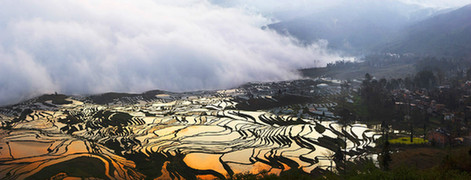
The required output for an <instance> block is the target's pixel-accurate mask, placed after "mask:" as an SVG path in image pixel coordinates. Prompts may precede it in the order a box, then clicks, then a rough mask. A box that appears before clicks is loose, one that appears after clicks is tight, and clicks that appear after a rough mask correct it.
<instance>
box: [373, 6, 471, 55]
mask: <svg viewBox="0 0 471 180" xmlns="http://www.w3.org/2000/svg"><path fill="white" fill-rule="evenodd" d="M380 49H381V50H382V51H386V52H395V53H414V54H418V55H428V56H440V57H443V56H445V57H446V56H448V57H449V56H452V57H463V56H468V57H469V56H471V4H470V5H467V6H464V7H462V8H459V9H457V10H454V11H451V12H448V13H443V14H439V15H436V16H433V17H430V18H427V19H425V20H423V21H420V22H418V23H415V24H414V25H411V26H408V27H407V28H405V29H404V30H402V31H401V32H400V33H398V34H397V35H396V37H395V38H394V39H392V40H390V42H389V43H386V45H382V46H380Z"/></svg>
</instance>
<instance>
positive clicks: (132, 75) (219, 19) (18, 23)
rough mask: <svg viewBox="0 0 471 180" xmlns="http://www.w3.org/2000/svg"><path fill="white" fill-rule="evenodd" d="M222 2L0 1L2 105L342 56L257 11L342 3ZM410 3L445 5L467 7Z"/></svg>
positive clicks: (173, 85) (196, 81)
mask: <svg viewBox="0 0 471 180" xmlns="http://www.w3.org/2000/svg"><path fill="white" fill-rule="evenodd" d="M404 1H405V0H404ZM408 1H413V0H408ZM221 2H224V1H218V0H212V1H206V0H178V1H177V0H140V1H130V0H100V1H95V0H42V1H35V0H2V1H0V105H5V104H10V103H16V102H18V101H19V100H24V99H27V98H31V97H34V96H37V95H40V94H43V93H53V92H54V91H57V92H59V93H67V94H88V93H102V92H108V91H120V92H142V91H146V90H152V89H163V90H172V91H185V90H197V89H217V88H229V87H234V86H237V85H239V84H241V83H244V82H249V81H274V80H287V79H294V78H298V77H299V75H298V74H297V73H296V72H295V71H294V70H295V69H297V68H302V67H312V66H319V65H325V64H326V63H327V62H331V61H334V60H338V59H340V57H338V55H336V54H333V53H331V52H328V51H327V50H326V48H325V47H326V45H327V43H328V42H326V41H322V40H321V41H319V42H317V43H314V44H311V45H307V46H305V45H299V43H298V42H297V41H296V40H294V39H293V38H290V37H286V36H281V35H278V34H276V33H275V32H273V31H270V30H263V29H262V28H261V27H262V26H264V25H266V24H268V23H270V22H272V21H271V19H269V18H267V17H269V16H268V15H267V14H262V15H261V14H259V12H269V11H271V12H274V13H277V12H279V11H280V12H281V11H285V10H286V8H288V7H290V8H291V9H296V8H299V7H304V8H306V7H309V8H312V10H315V9H316V8H320V9H322V8H324V7H329V6H331V5H333V4H335V3H339V2H341V1H340V0H338V1H332V2H330V1H320V0H315V1H307V0H293V1H278V0H262V1H257V0H254V1H249V0H234V1H233V2H232V3H230V4H227V5H220V4H221ZM321 2H322V3H321ZM325 2H329V3H325ZM415 2H419V3H427V4H434V5H436V6H440V7H445V6H457V5H460V4H464V3H465V2H466V1H445V2H446V3H444V2H442V1H438V0H436V1H418V0H415ZM214 3H216V4H218V5H216V4H214ZM223 4H224V3H223ZM307 5H309V6H307Z"/></svg>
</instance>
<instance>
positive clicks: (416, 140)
mask: <svg viewBox="0 0 471 180" xmlns="http://www.w3.org/2000/svg"><path fill="white" fill-rule="evenodd" d="M412 140H413V141H412V142H411V140H410V137H400V138H397V139H390V140H389V143H391V144H425V143H427V142H428V141H427V140H424V139H423V138H416V137H415V138H412Z"/></svg>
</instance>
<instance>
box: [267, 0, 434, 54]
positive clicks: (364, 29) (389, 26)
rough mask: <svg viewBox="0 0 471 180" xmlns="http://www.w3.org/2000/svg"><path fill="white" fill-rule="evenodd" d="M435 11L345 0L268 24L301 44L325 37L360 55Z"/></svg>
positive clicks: (334, 45)
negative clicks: (302, 15)
mask: <svg viewBox="0 0 471 180" xmlns="http://www.w3.org/2000/svg"><path fill="white" fill-rule="evenodd" d="M435 13H437V10H435V9H430V8H423V7H419V6H417V5H411V4H405V3H401V2H400V1H366V0H365V1H348V2H347V3H343V4H341V5H337V6H334V7H332V8H330V9H327V10H325V11H322V12H316V13H312V14H310V15H307V16H304V17H299V18H295V19H292V20H287V21H281V22H279V23H276V24H271V25H269V26H268V27H269V28H271V29H274V30H276V31H277V32H279V33H284V34H290V35H292V36H294V37H296V38H298V39H299V40H301V41H302V42H305V43H310V42H314V41H317V40H319V39H325V40H328V41H329V48H331V49H335V50H341V51H345V52H349V53H357V54H362V53H365V52H369V51H370V50H371V49H372V48H373V47H376V46H377V45H379V44H382V43H384V42H387V40H388V39H389V38H390V35H391V34H395V33H396V32H398V31H400V30H401V29H403V28H405V27H407V26H408V25H410V24H412V23H415V22H418V21H420V20H423V19H425V18H427V17H430V16H431V15H433V14H435Z"/></svg>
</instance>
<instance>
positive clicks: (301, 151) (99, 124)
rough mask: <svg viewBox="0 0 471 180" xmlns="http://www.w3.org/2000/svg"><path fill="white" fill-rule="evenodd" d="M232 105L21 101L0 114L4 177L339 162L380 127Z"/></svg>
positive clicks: (200, 171) (359, 151)
mask: <svg viewBox="0 0 471 180" xmlns="http://www.w3.org/2000/svg"><path fill="white" fill-rule="evenodd" d="M329 105H330V104H329ZM235 107H236V103H235V101H233V99H232V97H224V96H213V97H211V96H200V97H191V98H188V97H186V98H180V99H172V98H170V97H168V96H166V97H165V99H159V100H155V101H150V102H144V101H141V102H139V103H135V104H128V105H107V106H105V105H97V104H92V103H86V102H85V103H84V102H81V101H78V100H74V101H73V104H68V105H58V108H47V107H36V108H35V110H32V111H26V110H25V111H23V112H26V113H22V115H20V116H18V117H11V116H10V117H8V118H7V116H5V117H4V118H3V120H2V125H3V127H4V128H3V129H2V130H0V177H4V178H5V179H23V178H28V177H34V178H40V179H45V178H51V177H56V178H60V177H97V178H103V179H143V178H185V179H196V178H215V177H217V178H227V177H230V176H231V175H233V174H234V173H242V172H251V173H258V172H260V171H262V170H267V171H269V172H270V173H279V172H281V171H283V170H287V169H290V168H302V169H303V170H304V171H306V172H311V171H317V170H326V169H327V170H333V169H334V167H335V164H336V161H338V159H336V158H335V157H336V156H338V153H341V151H343V149H345V148H346V150H347V152H346V157H347V159H349V160H353V159H355V158H361V157H365V156H367V155H368V153H367V151H368V149H369V148H371V146H373V145H374V144H373V137H375V138H377V137H378V136H376V134H377V133H376V132H374V131H373V130H370V129H369V128H367V127H366V126H365V125H362V124H353V125H348V126H346V127H345V128H342V126H341V125H339V124H338V123H336V122H335V121H326V120H324V121H322V122H320V121H317V120H316V119H301V118H297V117H291V116H288V115H275V114H271V113H269V111H242V110H237V109H235ZM345 140H346V141H345Z"/></svg>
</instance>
